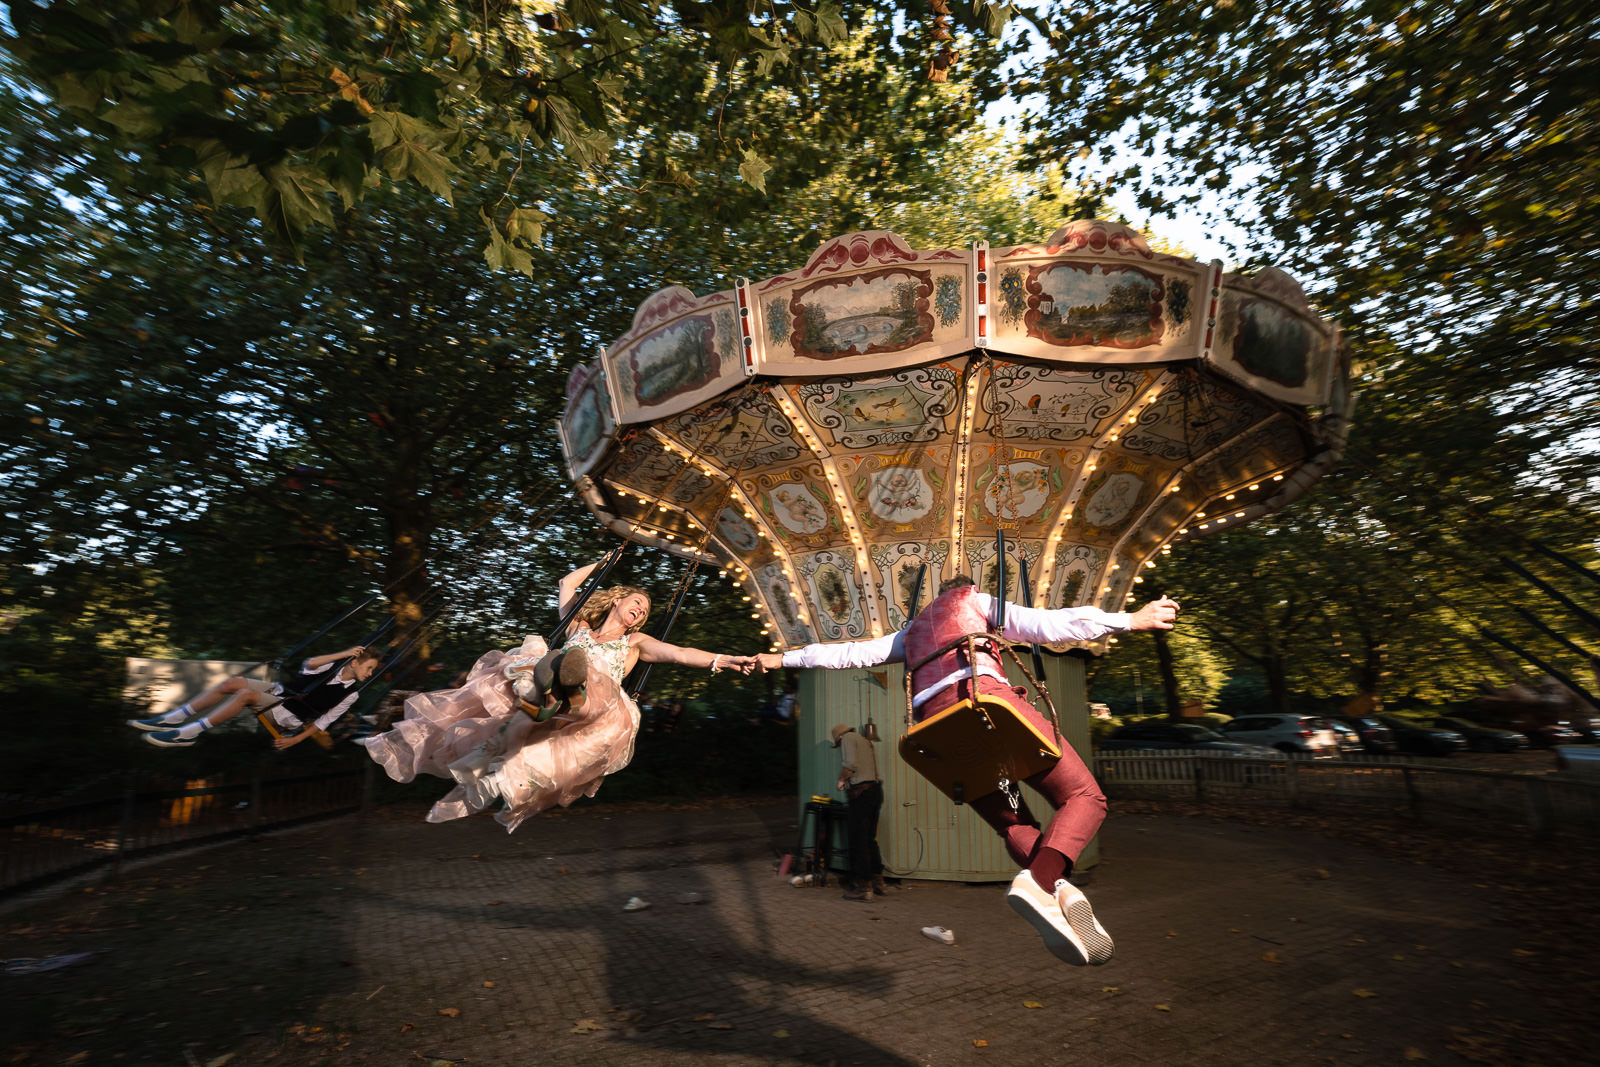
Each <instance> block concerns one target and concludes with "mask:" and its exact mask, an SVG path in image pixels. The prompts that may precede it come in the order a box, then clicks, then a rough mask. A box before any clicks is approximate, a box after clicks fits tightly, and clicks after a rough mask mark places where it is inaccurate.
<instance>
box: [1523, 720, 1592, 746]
mask: <svg viewBox="0 0 1600 1067" xmlns="http://www.w3.org/2000/svg"><path fill="white" fill-rule="evenodd" d="M1517 729H1519V730H1521V731H1522V732H1523V733H1525V734H1527V735H1528V740H1529V741H1531V742H1532V743H1533V747H1535V748H1555V747H1556V746H1557V745H1576V744H1578V743H1579V742H1580V741H1582V740H1583V735H1582V734H1580V733H1579V732H1578V731H1576V730H1574V729H1573V728H1572V727H1570V726H1568V725H1567V724H1566V723H1564V722H1547V723H1542V724H1540V725H1538V726H1519V727H1517Z"/></svg>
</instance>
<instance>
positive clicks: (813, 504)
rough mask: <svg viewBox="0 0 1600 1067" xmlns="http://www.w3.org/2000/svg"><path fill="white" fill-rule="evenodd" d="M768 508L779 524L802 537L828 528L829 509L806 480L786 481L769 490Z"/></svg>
mask: <svg viewBox="0 0 1600 1067" xmlns="http://www.w3.org/2000/svg"><path fill="white" fill-rule="evenodd" d="M767 501H768V504H769V507H768V510H769V511H770V513H771V514H772V516H773V518H775V519H776V520H777V521H778V524H779V525H780V526H782V527H783V528H784V529H785V530H788V531H789V532H790V533H797V534H799V535H801V536H802V537H809V536H811V535H812V534H819V533H821V532H822V531H823V530H825V529H827V528H828V509H827V507H826V506H824V504H823V503H822V501H821V500H818V499H817V495H816V493H814V492H812V491H811V487H810V486H809V485H807V484H806V483H804V482H784V483H783V484H782V485H778V486H774V487H773V488H772V489H770V490H768V491H767Z"/></svg>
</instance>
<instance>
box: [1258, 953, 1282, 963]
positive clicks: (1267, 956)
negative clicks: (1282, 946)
mask: <svg viewBox="0 0 1600 1067" xmlns="http://www.w3.org/2000/svg"><path fill="white" fill-rule="evenodd" d="M1261 959H1262V961H1263V962H1266V963H1282V962H1283V960H1282V959H1281V958H1279V956H1278V954H1277V953H1276V952H1263V953H1262V954H1261Z"/></svg>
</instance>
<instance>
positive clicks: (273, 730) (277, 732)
mask: <svg viewBox="0 0 1600 1067" xmlns="http://www.w3.org/2000/svg"><path fill="white" fill-rule="evenodd" d="M269 710H270V709H269ZM256 722H258V723H260V724H261V725H262V728H264V729H265V730H266V731H267V733H269V734H271V735H272V737H273V740H277V739H278V738H281V737H286V736H289V735H287V734H285V733H284V732H283V727H281V726H279V725H278V724H277V723H276V722H274V721H273V719H272V716H271V715H269V714H268V713H267V712H265V711H258V712H256ZM301 729H303V730H310V731H311V740H313V741H315V742H316V743H317V744H319V745H321V746H322V747H323V748H326V749H331V748H333V738H331V737H329V736H328V735H327V733H326V732H325V731H323V730H319V729H317V728H316V727H315V726H312V725H310V724H309V723H308V724H306V725H305V726H303V727H301Z"/></svg>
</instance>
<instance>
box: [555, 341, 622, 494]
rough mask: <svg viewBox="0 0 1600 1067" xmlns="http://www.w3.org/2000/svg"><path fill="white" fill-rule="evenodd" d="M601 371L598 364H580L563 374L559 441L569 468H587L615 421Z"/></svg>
mask: <svg viewBox="0 0 1600 1067" xmlns="http://www.w3.org/2000/svg"><path fill="white" fill-rule="evenodd" d="M605 388H606V386H605V371H604V370H603V369H602V368H601V367H600V366H599V365H598V364H589V365H584V364H580V365H579V366H577V367H574V368H573V369H572V373H571V374H570V375H568V376H567V411H566V416H565V417H564V418H563V419H562V422H561V426H562V438H563V440H562V445H563V447H564V448H565V449H566V452H567V457H568V462H569V463H570V464H571V465H572V467H573V469H574V470H575V471H576V470H579V469H580V468H581V469H587V467H588V466H589V464H590V463H592V462H593V461H594V460H595V459H597V458H598V457H599V448H600V444H601V442H603V441H604V440H606V439H607V438H608V437H609V436H610V434H611V431H612V430H613V429H614V428H615V424H614V423H613V422H612V421H611V402H610V401H609V400H608V399H607V397H606V391H605Z"/></svg>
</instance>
